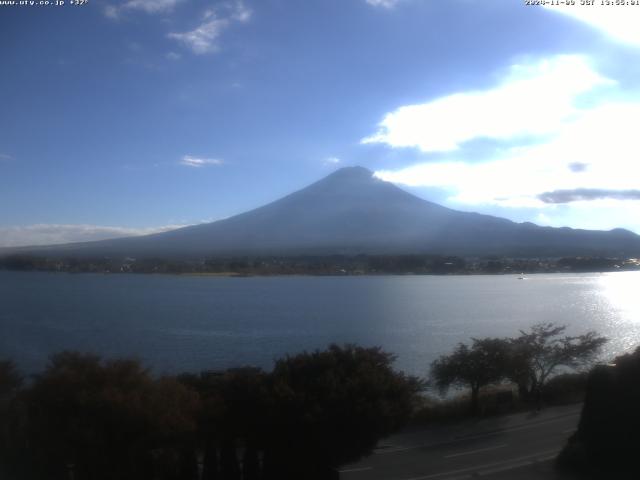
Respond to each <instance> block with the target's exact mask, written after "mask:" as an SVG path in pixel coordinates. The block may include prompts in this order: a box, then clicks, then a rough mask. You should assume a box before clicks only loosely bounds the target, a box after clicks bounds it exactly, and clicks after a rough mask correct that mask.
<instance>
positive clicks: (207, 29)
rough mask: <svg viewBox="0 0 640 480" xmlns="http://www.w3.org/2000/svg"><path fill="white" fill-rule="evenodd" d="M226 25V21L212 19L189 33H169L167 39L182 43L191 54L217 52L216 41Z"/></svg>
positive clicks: (227, 23)
mask: <svg viewBox="0 0 640 480" xmlns="http://www.w3.org/2000/svg"><path fill="white" fill-rule="evenodd" d="M228 25H229V22H228V20H225V19H218V18H214V19H213V20H209V21H207V22H204V23H203V24H201V25H200V26H198V27H196V28H195V29H193V30H191V31H190V32H184V33H169V34H168V37H169V38H172V39H174V40H178V41H179V42H182V43H184V44H185V45H186V46H187V47H189V48H190V49H191V50H192V51H193V53H196V54H198V55H202V54H205V53H211V52H216V51H218V50H219V46H218V44H217V43H216V40H217V39H218V37H219V36H220V34H221V33H222V31H223V30H224V29H225V28H227V26H228Z"/></svg>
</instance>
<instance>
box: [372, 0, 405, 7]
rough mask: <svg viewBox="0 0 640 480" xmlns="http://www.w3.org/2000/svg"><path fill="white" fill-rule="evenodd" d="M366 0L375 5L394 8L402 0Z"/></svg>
mask: <svg viewBox="0 0 640 480" xmlns="http://www.w3.org/2000/svg"><path fill="white" fill-rule="evenodd" d="M366 2H367V3H368V4H369V5H371V6H373V7H382V8H393V7H395V6H396V5H397V4H398V3H399V2H400V0H366Z"/></svg>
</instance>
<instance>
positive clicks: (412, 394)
mask: <svg viewBox="0 0 640 480" xmlns="http://www.w3.org/2000/svg"><path fill="white" fill-rule="evenodd" d="M393 360H394V356H393V355H391V354H389V353H386V352H384V351H382V350H381V349H380V348H362V347H357V346H354V345H346V346H344V347H341V346H337V345H331V346H330V347H329V348H328V349H327V350H324V351H315V352H313V353H302V354H299V355H296V356H287V357H285V358H284V359H281V360H278V361H277V362H276V365H275V368H274V371H273V373H272V386H271V395H270V405H271V406H270V416H269V418H270V420H271V422H272V423H271V425H270V426H269V431H270V438H269V443H268V444H267V445H266V450H265V457H264V462H265V476H264V478H268V479H271V478H278V479H283V480H287V479H299V478H307V479H322V478H332V473H331V472H332V470H333V469H335V468H337V467H338V466H340V465H342V464H344V463H347V462H352V461H355V460H357V459H359V458H361V457H362V456H363V455H365V454H368V453H370V452H371V451H372V449H373V448H374V447H375V445H376V444H377V442H378V440H379V439H380V438H382V437H384V436H386V435H389V434H390V433H392V432H393V431H395V430H397V429H398V428H400V427H401V426H402V425H403V423H404V422H405V421H406V420H407V419H408V417H409V415H410V414H411V412H412V410H413V407H414V404H415V400H416V396H417V393H418V392H419V391H420V390H421V388H422V385H421V382H420V381H418V380H417V379H416V378H414V377H408V376H406V375H404V374H403V373H399V372H396V371H395V370H394V369H393V368H392V363H393Z"/></svg>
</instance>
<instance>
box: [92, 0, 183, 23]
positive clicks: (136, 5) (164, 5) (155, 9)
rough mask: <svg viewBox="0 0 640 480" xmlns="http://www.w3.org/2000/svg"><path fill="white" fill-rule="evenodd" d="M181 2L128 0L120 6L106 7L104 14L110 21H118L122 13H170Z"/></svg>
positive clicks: (171, 0)
mask: <svg viewBox="0 0 640 480" xmlns="http://www.w3.org/2000/svg"><path fill="white" fill-rule="evenodd" d="M182 1H183V0H128V1H126V2H124V3H122V4H120V5H107V6H106V7H104V10H103V12H104V14H105V15H106V16H107V17H109V18H112V19H118V18H119V17H120V15H121V14H122V12H123V11H127V10H129V11H139V12H144V13H148V14H152V15H154V14H161V13H168V12H171V11H172V10H173V9H174V8H175V6H176V5H177V4H178V3H180V2H182Z"/></svg>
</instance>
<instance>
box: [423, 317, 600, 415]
mask: <svg viewBox="0 0 640 480" xmlns="http://www.w3.org/2000/svg"><path fill="white" fill-rule="evenodd" d="M565 330H566V327H565V326H558V325H555V324H553V323H539V324H536V325H533V326H532V327H531V328H530V329H529V331H521V332H520V335H519V336H518V337H515V338H484V339H476V338H474V339H472V343H471V345H470V346H468V345H465V344H463V343H461V344H459V345H458V346H457V347H456V348H455V350H454V351H453V353H451V354H449V355H443V356H441V357H440V358H438V359H437V360H435V361H434V362H433V363H432V364H431V379H432V382H433V384H434V385H435V386H436V387H437V388H438V389H439V390H440V391H442V392H444V391H446V390H447V389H448V388H449V387H450V386H452V385H454V386H460V387H467V388H469V389H470V391H471V403H470V406H471V413H472V414H474V415H475V414H477V413H479V411H480V404H479V395H480V389H481V388H482V387H485V386H487V385H491V384H497V383H500V382H503V381H509V382H512V383H513V384H515V385H516V386H517V387H518V393H519V398H520V400H522V401H525V402H534V403H536V404H537V406H539V405H540V403H541V402H542V400H543V399H544V398H545V396H546V397H548V398H552V397H553V395H554V392H553V390H554V389H555V390H558V389H559V387H560V385H561V384H562V382H561V381H559V380H556V381H555V382H554V383H553V384H551V385H549V381H550V379H552V376H553V375H554V374H556V373H557V372H558V370H560V369H562V368H564V369H579V368H582V367H586V366H588V365H589V364H591V363H592V362H593V361H594V360H595V358H596V356H597V354H598V353H599V351H600V349H601V347H602V346H603V345H604V344H605V343H606V342H607V339H606V338H604V337H600V336H598V335H597V334H596V332H593V331H591V332H587V333H585V334H584V335H578V336H567V335H564V331H565ZM565 383H566V382H565ZM550 387H551V388H550ZM576 387H578V386H576ZM559 393H560V392H557V394H559Z"/></svg>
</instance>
